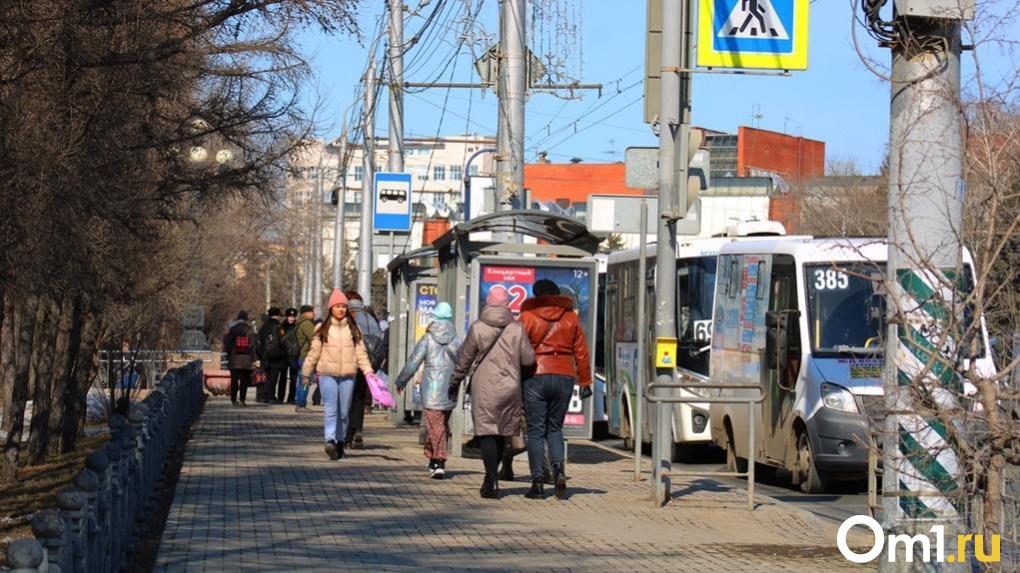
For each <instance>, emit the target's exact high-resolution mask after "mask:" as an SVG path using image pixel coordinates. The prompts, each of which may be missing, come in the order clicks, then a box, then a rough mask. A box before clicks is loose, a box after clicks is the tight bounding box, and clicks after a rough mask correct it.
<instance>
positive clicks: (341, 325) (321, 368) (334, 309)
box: [301, 289, 374, 460]
mask: <svg viewBox="0 0 1020 573" xmlns="http://www.w3.org/2000/svg"><path fill="white" fill-rule="evenodd" d="M328 309H329V310H328V311H327V315H326V319H325V320H323V321H322V324H320V325H319V327H318V328H317V329H316V330H315V334H314V335H313V336H312V346H311V348H310V349H309V351H308V356H307V357H305V361H304V365H303V366H302V367H301V375H302V376H304V377H306V378H307V377H311V376H313V375H315V374H318V376H319V387H320V388H321V390H322V406H323V422H324V423H323V430H324V434H325V441H326V446H325V449H326V455H327V456H329V459H331V460H338V459H340V458H342V457H344V455H345V452H344V440H343V438H344V437H345V436H346V435H347V426H348V424H349V422H350V414H351V396H352V394H353V393H354V376H355V374H357V373H358V371H359V370H360V371H361V372H362V373H363V374H366V375H370V374H374V371H373V370H372V364H371V363H370V362H369V360H368V352H367V351H366V350H365V341H364V338H363V336H362V334H361V329H360V328H358V324H357V322H355V321H354V320H353V317H352V316H351V315H350V313H349V308H348V300H347V297H346V296H344V293H343V292H342V291H340V289H334V290H333V293H332V294H331V295H330V296H329V304H328Z"/></svg>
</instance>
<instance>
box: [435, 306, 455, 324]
mask: <svg viewBox="0 0 1020 573" xmlns="http://www.w3.org/2000/svg"><path fill="white" fill-rule="evenodd" d="M432 318H434V319H436V320H453V307H451V306H450V303H448V302H441V303H439V304H437V305H436V310H434V311H433V312H432Z"/></svg>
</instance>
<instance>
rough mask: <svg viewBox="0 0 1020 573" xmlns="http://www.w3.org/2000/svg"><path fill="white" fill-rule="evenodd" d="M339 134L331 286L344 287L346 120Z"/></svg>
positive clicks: (341, 288) (345, 258)
mask: <svg viewBox="0 0 1020 573" xmlns="http://www.w3.org/2000/svg"><path fill="white" fill-rule="evenodd" d="M341 134H342V135H341V136H340V160H339V170H340V187H339V189H337V192H336V217H335V218H334V220H333V288H338V289H340V290H343V288H344V261H346V260H347V257H346V256H345V255H346V253H345V252H344V251H345V250H346V244H345V243H344V231H345V229H344V226H345V225H344V223H345V221H344V210H345V208H346V207H347V121H344V128H343V130H342V131H341Z"/></svg>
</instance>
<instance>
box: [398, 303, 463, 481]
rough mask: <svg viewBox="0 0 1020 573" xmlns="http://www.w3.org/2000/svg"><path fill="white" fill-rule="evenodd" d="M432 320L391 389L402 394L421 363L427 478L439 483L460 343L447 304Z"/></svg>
mask: <svg viewBox="0 0 1020 573" xmlns="http://www.w3.org/2000/svg"><path fill="white" fill-rule="evenodd" d="M432 319H433V320H432V324H430V325H429V327H428V330H427V331H426V333H425V336H423V337H422V338H421V340H419V341H418V343H417V344H415V345H414V350H412V351H411V355H410V356H409V357H408V358H407V363H406V364H404V368H403V369H401V371H400V374H399V375H398V376H397V379H396V382H395V385H396V388H397V393H398V394H399V393H401V392H403V391H404V388H405V387H407V383H408V382H410V381H411V379H412V378H414V375H415V374H416V373H417V372H418V369H419V368H420V367H421V365H422V363H423V362H424V364H425V375H424V377H423V378H422V382H421V399H422V403H423V406H424V408H425V431H426V439H425V457H426V458H428V459H429V475H430V476H431V477H433V478H435V479H443V477H445V476H446V458H447V451H446V441H447V436H448V435H449V434H450V413H451V412H452V411H453V409H454V407H456V406H457V399H456V397H452V398H451V397H450V378H451V376H453V369H454V367H455V366H456V363H457V352H458V351H459V350H460V339H459V338H458V337H457V330H456V329H455V328H454V327H453V308H451V307H450V304H449V303H446V302H441V303H439V304H437V305H436V309H435V310H434V311H433V313H432Z"/></svg>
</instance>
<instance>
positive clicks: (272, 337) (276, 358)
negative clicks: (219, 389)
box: [258, 306, 287, 404]
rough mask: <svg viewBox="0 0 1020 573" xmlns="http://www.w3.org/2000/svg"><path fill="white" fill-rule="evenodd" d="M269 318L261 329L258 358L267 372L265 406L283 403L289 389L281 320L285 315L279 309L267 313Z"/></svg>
mask: <svg viewBox="0 0 1020 573" xmlns="http://www.w3.org/2000/svg"><path fill="white" fill-rule="evenodd" d="M266 314H267V315H268V318H266V321H265V322H264V323H263V324H262V327H261V328H259V344H258V357H259V361H260V362H261V363H262V367H263V368H265V370H266V383H265V384H263V385H262V386H263V387H265V390H262V388H261V387H260V388H259V390H260V391H261V394H262V395H261V400H259V401H260V402H262V403H263V404H268V403H270V402H274V401H275V402H276V403H277V404H280V403H283V394H284V391H285V390H286V389H287V387H286V384H287V348H286V347H285V346H284V345H283V334H284V332H283V325H282V324H281V323H280V320H281V319H282V318H283V313H281V312H280V309H279V308H277V307H275V306H274V307H271V308H270V309H269V310H268V311H266Z"/></svg>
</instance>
